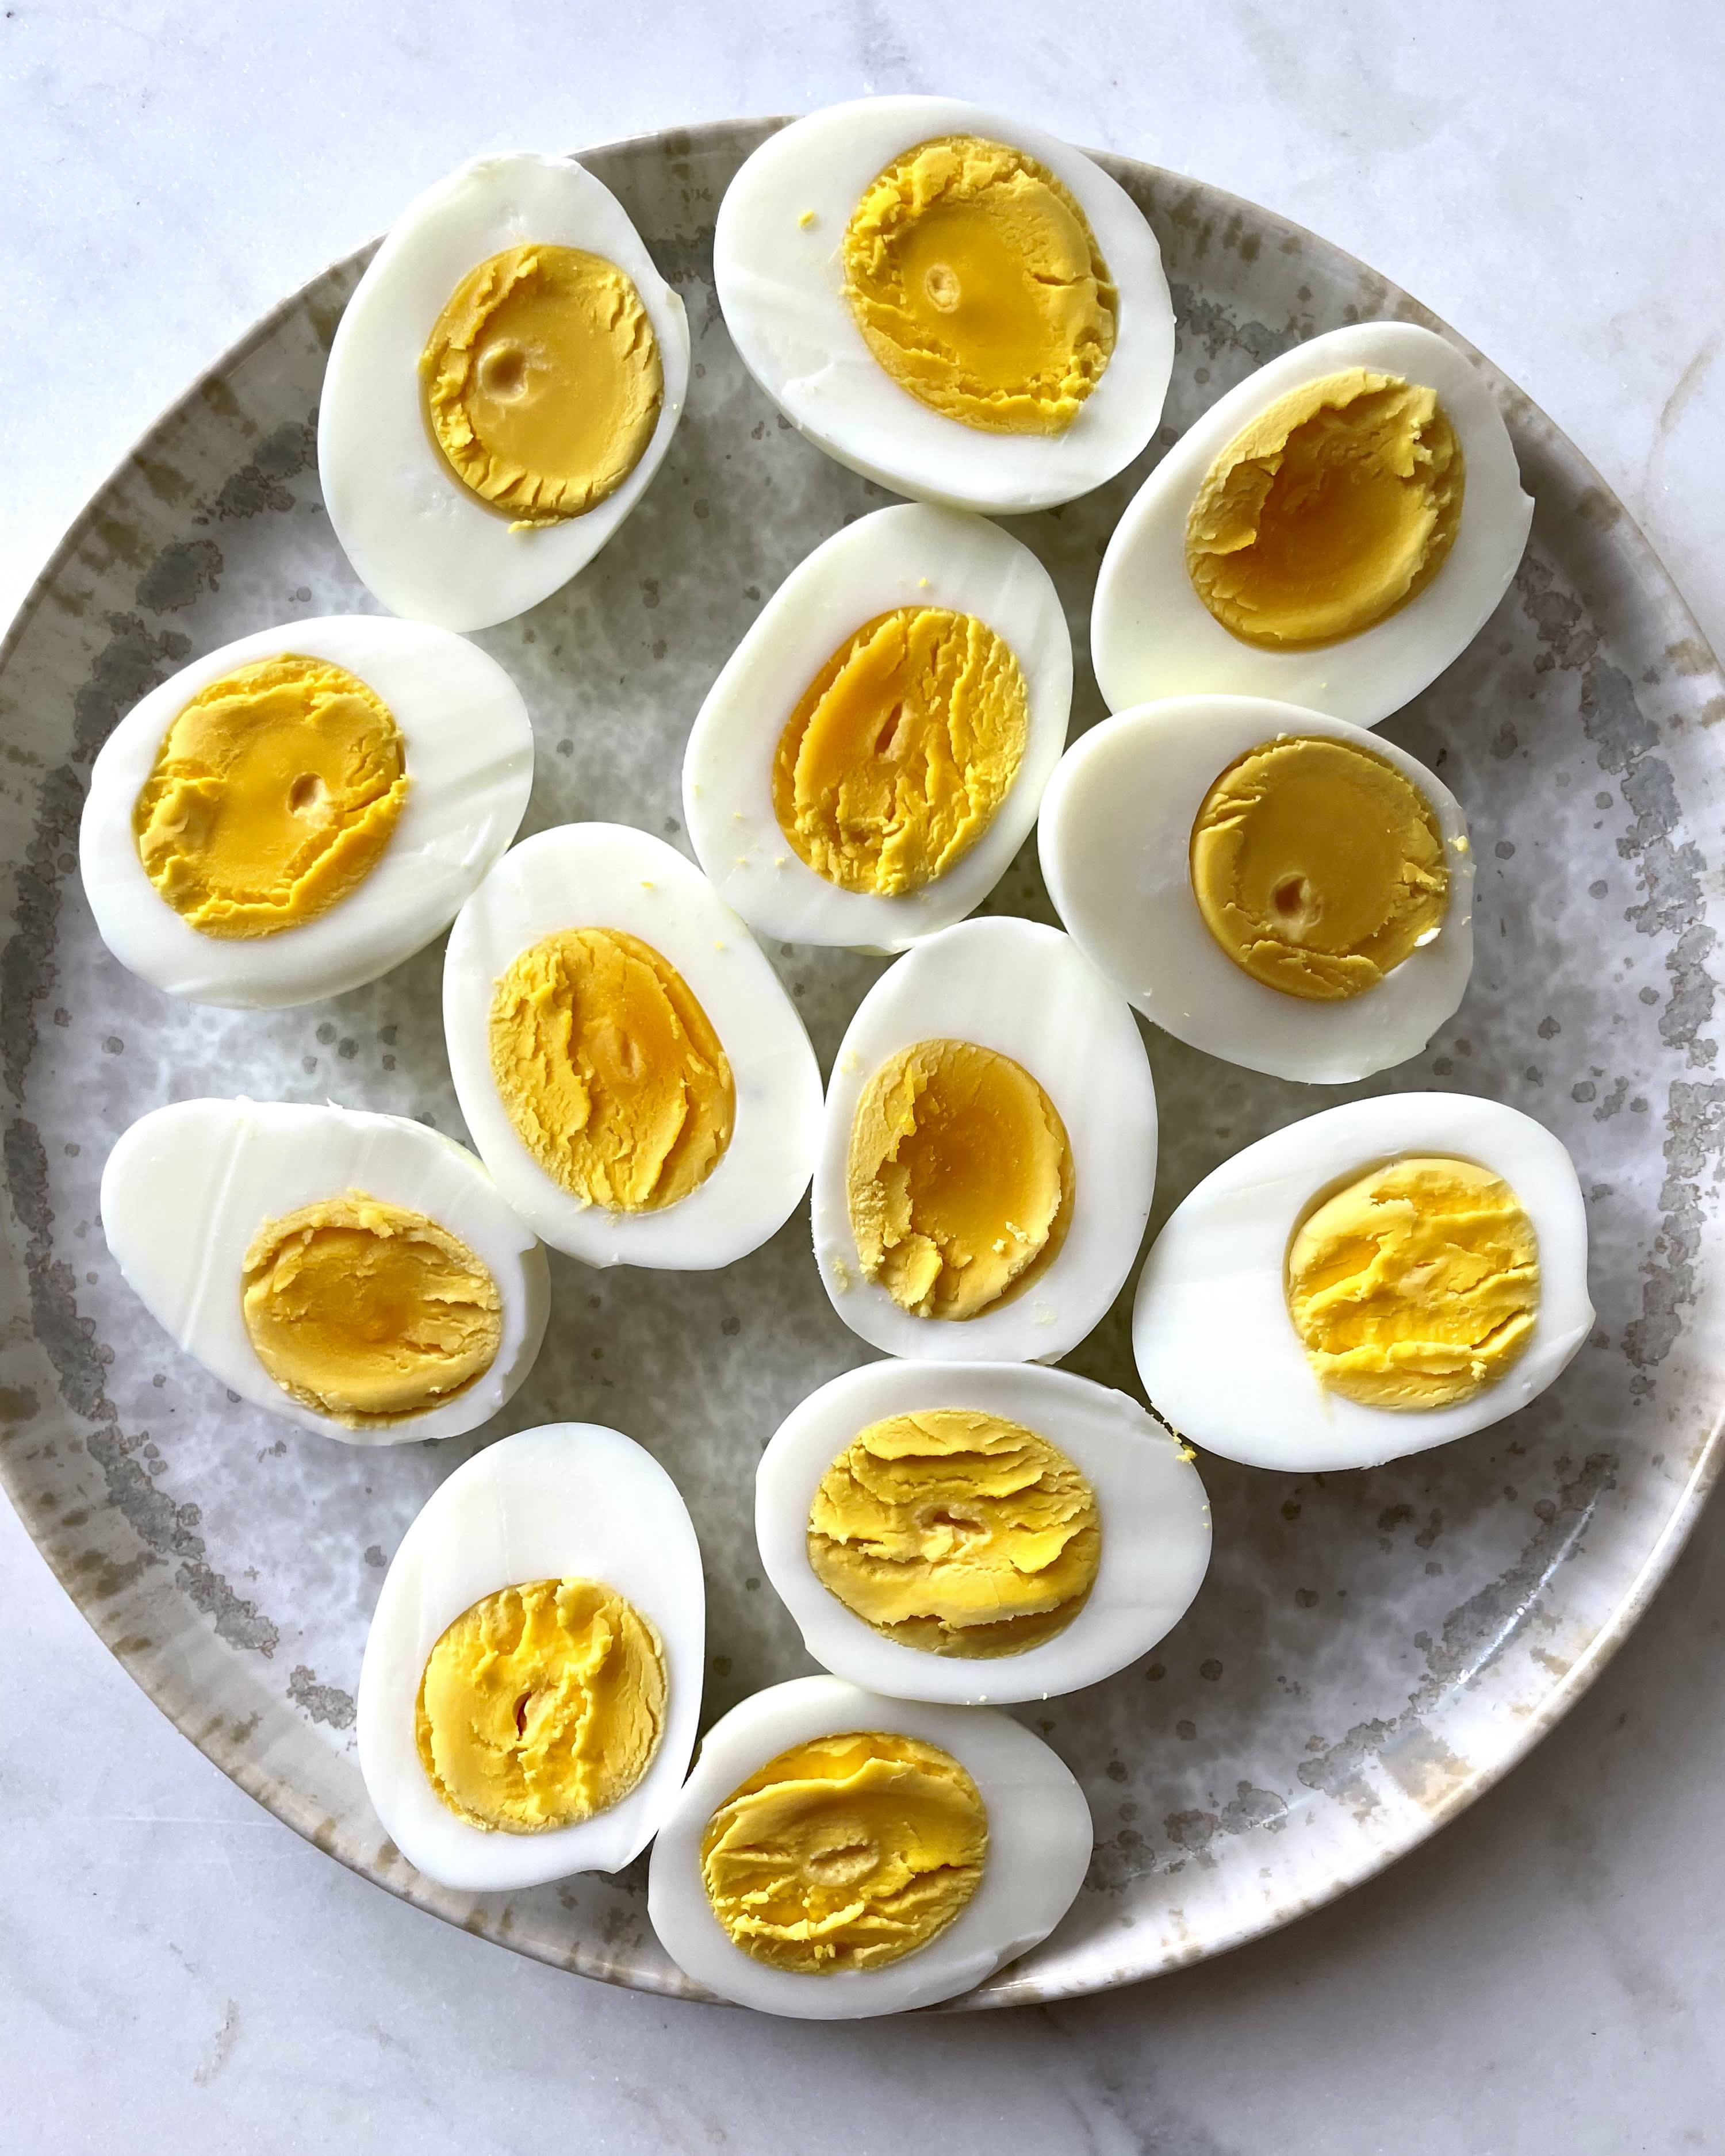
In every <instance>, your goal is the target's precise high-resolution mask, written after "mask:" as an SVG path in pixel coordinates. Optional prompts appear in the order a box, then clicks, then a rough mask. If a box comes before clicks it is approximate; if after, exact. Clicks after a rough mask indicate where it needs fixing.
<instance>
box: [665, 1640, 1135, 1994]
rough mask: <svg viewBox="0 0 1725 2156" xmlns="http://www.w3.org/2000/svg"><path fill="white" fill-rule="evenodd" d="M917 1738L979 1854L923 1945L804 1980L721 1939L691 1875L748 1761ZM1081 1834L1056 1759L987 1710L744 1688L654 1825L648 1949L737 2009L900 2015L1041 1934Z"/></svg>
mask: <svg viewBox="0 0 1725 2156" xmlns="http://www.w3.org/2000/svg"><path fill="white" fill-rule="evenodd" d="M861 1730H872V1731H878V1732H882V1733H884V1734H888V1735H897V1736H905V1737H912V1738H920V1739H921V1741H922V1743H925V1744H934V1745H937V1746H939V1748H941V1750H942V1751H943V1752H946V1753H950V1754H951V1756H952V1758H955V1759H956V1760H957V1762H958V1763H959V1764H960V1765H961V1766H962V1767H963V1768H965V1769H966V1771H967V1772H968V1774H969V1775H970V1777H971V1779H972V1780H973V1782H974V1783H975V1784H976V1785H977V1788H978V1789H979V1790H980V1792H981V1793H982V1798H983V1804H985V1805H986V1806H987V1808H988V1860H987V1862H986V1865H985V1866H984V1868H983V1877H982V1881H981V1883H980V1885H979V1886H978V1888H977V1890H976V1892H975V1893H974V1894H973V1896H972V1897H971V1898H970V1900H969V1902H967V1903H966V1905H965V1907H963V1910H962V1911H961V1912H959V1914H958V1916H957V1917H955V1918H954V1920H953V1921H952V1923H951V1924H950V1925H949V1926H948V1927H947V1929H946V1930H945V1931H943V1932H941V1933H937V1935H936V1937H935V1938H932V1939H931V1940H930V1941H929V1943H928V1944H927V1946H925V1947H922V1948H919V1949H918V1950H917V1951H916V1952H915V1953H908V1954H906V1956H905V1957H904V1958H903V1959H902V1960H901V1961H896V1962H892V1963H889V1964H888V1965H887V1966H886V1967H885V1968H884V1969H842V1970H835V1971H833V1972H831V1973H829V1974H824V1975H819V1976H805V1975H801V1974H797V1973H796V1972H794V1971H793V1970H789V1969H773V1968H770V1967H769V1966H768V1964H767V1963H764V1962H760V1961H757V1960H756V1959H755V1958H754V1957H753V1956H752V1954H747V1953H744V1952H743V1950H742V1948H741V1947H738V1946H736V1945H734V1944H733V1943H732V1939H731V1937H730V1934H729V1933H727V1932H726V1929H725V1928H724V1926H723V1925H722V1924H721V1922H719V1919H718V1918H717V1917H716V1916H715V1914H714V1913H713V1908H712V1904H711V1902H709V1901H708V1899H707V1896H706V1887H705V1886H704V1885H703V1884H702V1881H701V1836H702V1835H703V1834H704V1833H705V1832H706V1824H707V1821H708V1820H710V1819H711V1817H712V1815H713V1814H714V1813H715V1812H716V1810H717V1809H719V1807H720V1805H721V1804H723V1803H724V1802H725V1801H726V1799H727V1798H728V1797H729V1796H730V1795H731V1794H732V1791H733V1790H734V1789H737V1787H738V1786H739V1785H740V1784H742V1783H743V1782H745V1781H747V1779H748V1778H749V1776H750V1775H751V1774H753V1773H754V1772H755V1771H756V1769H757V1768H760V1767H764V1766H765V1765H766V1764H767V1763H768V1760H769V1759H773V1758H777V1757H778V1754H779V1753H781V1752H784V1751H788V1749H789V1748H791V1746H793V1745H794V1744H806V1743H810V1742H811V1741H813V1740H814V1738H820V1737H837V1736H844V1735H845V1734H848V1733H849V1732H851V1731H861ZM1093 1841H1094V1830H1093V1828H1092V1826H1091V1816H1090V1807H1089V1805H1088V1804H1086V1802H1085V1799H1084V1792H1083V1791H1082V1790H1081V1789H1080V1788H1079V1786H1078V1784H1077V1783H1076V1781H1075V1780H1074V1779H1073V1778H1072V1776H1071V1774H1070V1773H1069V1772H1068V1770H1067V1768H1066V1767H1065V1764H1064V1763H1063V1762H1062V1761H1061V1760H1060V1758H1059V1756H1058V1755H1057V1754H1056V1753H1054V1752H1052V1751H1051V1750H1050V1748H1049V1747H1048V1746H1047V1745H1046V1744H1045V1743H1043V1742H1042V1739H1041V1738H1040V1737H1033V1736H1032V1735H1031V1733H1030V1732H1029V1730H1028V1729H1023V1728H1020V1727H1019V1724H1018V1723H1017V1722H1013V1721H1010V1720H1009V1718H1008V1717H1006V1716H1005V1715H1004V1714H999V1713H996V1712H993V1710H992V1709H991V1708H988V1707H937V1706H931V1705H928V1704H927V1703H926V1702H915V1701H911V1700H902V1699H887V1698H883V1697H881V1696H880V1694H879V1693H876V1692H870V1691H862V1690H860V1689H859V1688H858V1687H857V1686H855V1685H850V1684H845V1683H844V1682H843V1681H841V1680H840V1679H839V1678H837V1677H831V1676H819V1677H798V1678H794V1679H793V1681H791V1682H790V1683H789V1684H782V1685H774V1686H772V1687H771V1688H770V1689H769V1690H768V1691H758V1692H756V1693H755V1694H754V1695H753V1696H752V1697H751V1698H748V1699H746V1700H744V1701H743V1702H742V1704H741V1706H738V1707H732V1710H731V1712H730V1713H729V1714H727V1715H726V1716H725V1717H723V1719H722V1720H721V1721H719V1722H715V1723H714V1724H713V1726H712V1727H711V1729H709V1730H708V1731H707V1732H706V1736H705V1737H704V1738H702V1739H701V1756H700V1758H698V1759H697V1760H696V1763H695V1768H694V1771H693V1773H692V1774H691V1775H690V1777H689V1779H688V1782H687V1784H685V1787H684V1789H683V1794H682V1795H681V1797H680V1799H678V1802H677V1806H676V1809H675V1811H674V1812H673V1813H672V1814H671V1815H670V1818H669V1819H668V1820H666V1821H665V1824H664V1825H663V1826H662V1827H661V1828H660V1832H659V1840H658V1841H657V1842H656V1843H655V1845H654V1850H653V1866H652V1870H651V1871H650V1873H649V1877H648V1886H647V1907H648V1912H649V1915H650V1916H651V1917H652V1920H653V1928H654V1930H655V1932H657V1933H658V1934H659V1939H660V1945H662V1946H663V1947H664V1948H665V1952H666V1953H668V1954H670V1958H671V1959H672V1960H673V1961H675V1963H676V1964H677V1966H678V1967H679V1968H680V1969H682V1970H683V1971H684V1972H685V1974H687V1975H689V1976H692V1977H693V1978H694V1979H695V1980H696V1983H697V1984H706V1986H707V1988H708V1989H710V1990H711V1991H715V1992H716V1993H717V1994H719V1996H720V1997H721V1999H732V2000H733V2001H735V2003H736V2004H737V2005H739V2006H752V2007H755V2008H757V2009H758V2010H760V2011H761V2012H762V2013H763V2014H783V2015H790V2016H793V2018H795V2019H797V2020H806V2021H845V2020H855V2019H857V2018H858V2017H860V2016H861V2015H873V2014H901V2013H904V2012H906V2011H907V2010H909V2009H911V2007H915V2006H929V2005H932V2004H933V2003H934V2002H935V2000H937V1999H952V1998H954V1997H956V1996H957V1994H958V1993H959V1992H961V1991H968V1990H969V1989H971V1987H972V1985H973V1984H980V1983H981V1982H982V1981H983V1979H984V1978H985V1977H987V1976H989V1975H991V1974H993V1971H994V1970H995V1969H999V1968H1000V1967H1001V1966H1002V1965H1003V1963H1006V1962H1009V1961H1010V1960H1012V1959H1013V1958H1014V1956H1015V1955H1017V1954H1021V1953H1025V1952H1026V1951H1027V1950H1028V1949H1029V1948H1031V1947H1033V1946H1034V1945H1035V1944H1036V1943H1037V1941H1038V1940H1039V1939H1043V1938H1046V1937H1047V1936H1048V1934H1049V1933H1050V1932H1051V1931H1052V1930H1053V1929H1054V1928H1055V1925H1056V1924H1057V1923H1059V1922H1060V1918H1061V1917H1063V1916H1065V1913H1066V1911H1067V1910H1068V1909H1069V1908H1070V1907H1071V1904H1072V1902H1073V1899H1074V1897H1076V1894H1077V1892H1078V1889H1079V1887H1080V1886H1081V1885H1082V1883H1083V1880H1084V1875H1085V1872H1086V1869H1087V1868H1088V1866H1089V1864H1090V1859H1091V1848H1092V1845H1093Z"/></svg>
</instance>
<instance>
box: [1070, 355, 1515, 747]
mask: <svg viewBox="0 0 1725 2156" xmlns="http://www.w3.org/2000/svg"><path fill="white" fill-rule="evenodd" d="M1349 367H1370V368H1374V369H1376V370H1378V371H1379V372H1384V373H1386V374H1393V375H1399V376H1400V377H1402V378H1403V379H1404V380H1405V381H1408V382H1418V383H1420V384H1423V385H1424V386H1425V387H1426V388H1431V389H1435V391H1436V392H1437V394H1438V398H1439V400H1440V403H1442V405H1443V408H1444V410H1445V412H1446V413H1448V414H1449V418H1450V424H1451V425H1452V426H1453V427H1454V429H1455V435H1456V439H1457V440H1458V441H1459V442H1460V444H1461V453H1462V456H1463V459H1464V460H1465V463H1466V488H1465V490H1464V494H1463V498H1462V508H1461V526H1460V529H1459V530H1458V531H1457V533H1456V536H1455V544H1454V546H1453V547H1452V548H1451V549H1450V555H1449V558H1448V559H1447V560H1446V561H1445V563H1444V565H1443V567H1441V568H1440V570H1439V571H1438V572H1437V574H1436V575H1435V577H1433V578H1432V580H1431V582H1430V583H1429V584H1428V585H1427V586H1426V588H1425V590H1424V591H1423V592H1421V593H1420V594H1419V595H1418V597H1417V598H1414V599H1411V600H1410V601H1409V603H1407V604H1406V605H1405V606H1404V607H1402V608H1400V609H1399V611H1398V612H1397V613H1393V614H1391V615H1390V616H1389V618H1388V619H1386V620H1384V621H1380V622H1379V623H1378V624H1377V625H1376V626H1375V627H1374V628H1372V629H1365V630H1363V631H1362V632H1361V633H1360V634H1358V635H1357V636H1352V637H1348V638H1347V639H1344V640H1343V641H1342V642H1339V643H1336V644H1323V645H1321V646H1318V647H1317V648H1316V649H1303V650H1287V651H1271V650H1263V649H1259V648H1258V647H1257V646H1255V645H1254V644H1245V643H1242V642H1241V640H1240V639H1239V638H1238V637H1237V636H1235V635H1233V634H1231V633H1230V631H1229V630H1227V629H1224V628H1223V626H1222V624H1221V623H1220V622H1219V621H1218V620H1217V619H1215V617H1214V615H1213V614H1212V613H1210V611H1209V608H1207V607H1206V606H1205V605H1204V601H1203V600H1202V599H1201V598H1199V595H1198V593H1197V591H1196V589H1195V588H1194V585H1193V582H1192V578H1191V577H1190V576H1189V573H1188V572H1187V568H1186V520H1187V517H1188V516H1189V513H1190V511H1191V508H1192V504H1193V500H1194V497H1195V496H1196V495H1197V493H1198V490H1199V487H1200V486H1201V485H1203V483H1204V476H1205V475H1206V474H1207V473H1208V472H1209V468H1210V466H1211V465H1212V464H1214V461H1215V459H1216V458H1217V457H1218V456H1219V455H1220V454H1221V453H1222V451H1223V450H1224V449H1226V448H1227V446H1228V444H1230V442H1231V441H1232V440H1233V439H1234V438H1235V435H1236V434H1239V433H1240V429H1242V428H1243V427H1245V425H1246V424H1247V423H1248V422H1249V421H1250V420H1251V419H1253V418H1255V416H1256V415H1257V414H1258V413H1260V412H1261V411H1263V410H1264V409H1265V408H1266V406H1268V405H1271V404H1273V403H1276V399H1277V398H1281V397H1285V396H1286V394H1287V393H1288V392H1289V391H1290V390H1291V389H1296V388H1299V387H1300V386H1301V384H1302V383H1304V382H1316V381H1318V380H1319V379H1321V378H1322V377H1323V376H1325V375H1327V374H1337V373H1340V372H1343V371H1344V370H1346V369H1347V368H1349ZM1532 517H1533V504H1532V500H1530V499H1529V498H1528V496H1527V495H1526V494H1524V493H1523V492H1522V480H1521V474H1520V471H1519V470H1518V469H1517V464H1516V456H1515V451H1514V449H1512V446H1511V444H1510V439H1509V431H1508V429H1507V428H1506V427H1505V425H1504V423H1503V417H1502V413H1500V412H1499V410H1498V408H1497V400H1496V398H1494V397H1493V395H1492V393H1491V390H1490V389H1489V388H1487V386H1486V382H1485V379H1484V377H1483V376H1481V373H1480V372H1479V370H1478V368H1477V367H1476V366H1475V365H1474V363H1473V362H1472V361H1471V359H1469V358H1468V357H1466V354H1465V353H1464V352H1459V351H1458V350H1457V349H1456V348H1455V346H1454V345H1452V344H1450V343H1449V342H1447V341H1445V339H1444V338H1443V337H1440V336H1437V335H1436V334H1435V332H1434V331H1430V330H1426V329H1420V328H1419V327H1417V326H1415V325H1414V324H1413V323H1411V322H1360V323H1357V324H1355V325H1354V326H1353V327H1351V328H1348V329H1342V330H1332V331H1328V332H1327V335H1325V336H1316V337H1312V339H1310V341H1308V342H1307V343H1305V344H1302V345H1299V346H1296V348H1295V349H1294V350H1293V351H1292V352H1284V353H1283V354H1282V356H1281V358H1280V359H1272V360H1271V361H1270V362H1268V363H1267V365H1266V366H1264V367H1260V368H1259V369H1258V371H1257V372H1256V373H1255V374H1253V375H1250V376H1248V377H1247V378H1246V380H1245V381H1244V382H1240V384H1239V385H1238V387H1237V388H1234V389H1230V391H1229V392H1228V393H1227V395H1226V396H1225V397H1222V398H1219V399H1218V400H1217V402H1216V403H1214V404H1213V405H1212V406H1211V407H1210V408H1209V411H1208V412H1206V413H1204V417H1203V418H1201V419H1199V420H1197V421H1196V422H1194V424H1193V425H1192V426H1190V427H1189V428H1188V429H1187V430H1186V432H1185V433H1184V434H1183V435H1182V436H1181V437H1180V439H1179V440H1178V442H1176V443H1175V444H1174V446H1173V449H1170V450H1169V451H1168V454H1167V455H1166V456H1165V457H1164V458H1163V459H1162V462H1161V463H1160V464H1159V465H1158V466H1157V467H1156V469H1155V470H1154V471H1153V472H1152V473H1151V475H1150V476H1149V478H1148V479H1147V480H1145V482H1144V484H1143V485H1142V486H1141V487H1140V488H1139V489H1138V491H1137V494H1135V495H1133V496H1132V500H1131V501H1130V502H1129V503H1128V504H1127V510H1126V514H1125V515H1124V516H1122V518H1121V520H1120V521H1119V523H1118V524H1117V526H1115V530H1114V536H1113V537H1112V538H1111V540H1110V541H1109V542H1108V551H1107V552H1106V554H1105V555H1104V556H1103V557H1102V567H1101V574H1100V575H1099V576H1098V577H1097V579H1096V603H1095V605H1094V607H1093V608H1092V611H1091V659H1092V660H1093V661H1094V663H1095V666H1096V680H1097V683H1098V685H1100V687H1101V691H1102V695H1103V696H1104V698H1105V699H1106V702H1107V705H1108V708H1109V710H1110V711H1124V710H1126V709H1127V707H1128V706H1131V705H1134V704H1147V703H1149V702H1150V701H1152V700H1153V699H1154V698H1156V697H1160V696H1200V695H1207V696H1226V695H1230V694H1231V695H1240V696H1269V697H1274V698H1276V699H1278V700H1280V701H1282V702H1284V703H1289V704H1300V705H1304V706H1308V707H1309V708H1310V709H1312V710H1313V711H1329V712H1332V713H1333V714H1334V716H1336V717H1337V718H1339V719H1352V720H1353V721H1354V723H1355V724H1356V725H1358V726H1376V725H1377V723H1378V721H1379V720H1380V719H1384V718H1387V717H1388V716H1389V714H1390V712H1392V711H1398V710H1399V709H1400V707H1401V706H1403V705H1404V704H1405V703H1407V702H1408V701H1409V699H1410V698H1412V697H1414V696H1418V695H1419V693H1420V690H1422V689H1423V688H1425V686H1426V685H1427V684H1428V683H1429V682H1430V681H1433V680H1435V679H1436V678H1437V676H1438V675H1440V674H1441V673H1442V671H1443V670H1444V669H1445V667H1446V666H1447V665H1449V664H1450V660H1452V659H1454V658H1455V657H1456V656H1457V655H1458V654H1460V653H1461V651H1462V650H1463V649H1465V648H1466V646H1467V645H1468V644H1470V643H1471V641H1472V640H1473V639H1474V637H1475V636H1476V635H1477V634H1478V633H1479V631H1480V630H1481V629H1482V628H1483V627H1484V625H1485V624H1486V621H1487V619H1489V618H1490V616H1491V611H1492V609H1493V608H1495V607H1496V606H1497V603H1498V601H1499V600H1500V599H1501V598H1502V597H1503V594H1504V593H1505V592H1507V590H1508V588H1509V585H1510V580H1511V579H1512V577H1513V576H1514V575H1515V572H1516V567H1517V563H1518V562H1520V560H1521V558H1522V549H1523V547H1525V546H1526V545H1527V531H1528V526H1530V524H1531V523H1532Z"/></svg>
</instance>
